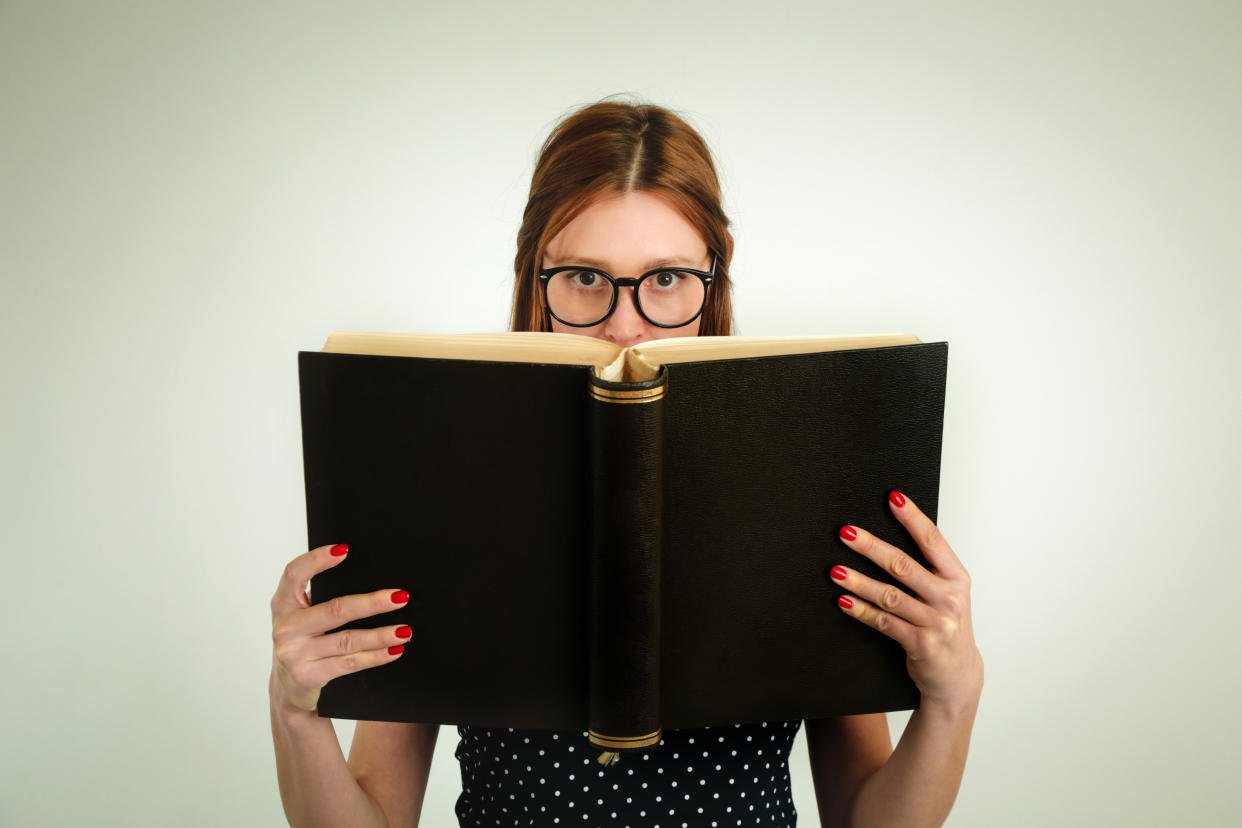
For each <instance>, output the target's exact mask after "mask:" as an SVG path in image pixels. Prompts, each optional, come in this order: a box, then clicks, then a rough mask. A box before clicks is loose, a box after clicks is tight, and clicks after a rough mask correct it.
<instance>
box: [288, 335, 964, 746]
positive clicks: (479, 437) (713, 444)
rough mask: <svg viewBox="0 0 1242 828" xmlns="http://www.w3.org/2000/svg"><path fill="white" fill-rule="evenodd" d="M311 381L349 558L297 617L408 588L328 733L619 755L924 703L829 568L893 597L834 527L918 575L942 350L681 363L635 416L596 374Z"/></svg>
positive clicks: (317, 367)
mask: <svg viewBox="0 0 1242 828" xmlns="http://www.w3.org/2000/svg"><path fill="white" fill-rule="evenodd" d="M298 360H299V381H300V394H301V412H302V435H303V450H304V472H305V482H306V505H307V526H308V540H309V547H310V548H314V547H317V546H321V545H323V544H327V543H348V544H349V546H350V553H349V556H348V560H345V561H343V562H342V563H341V564H339V565H338V566H336V567H333V568H332V569H330V570H327V571H325V572H323V573H320V574H319V575H317V576H315V578H314V579H313V580H312V584H311V590H312V600H313V601H314V603H316V604H318V603H321V602H323V601H326V600H330V599H332V598H334V597H337V596H340V595H347V594H351V593H363V592H371V591H374V590H379V589H385V588H391V589H400V588H404V589H407V590H409V592H410V601H409V603H408V604H406V605H405V606H404V607H400V608H397V609H395V610H393V611H392V612H390V613H385V614H382V615H375V616H371V617H368V618H364V619H360V620H358V621H354V622H350V623H348V624H345V625H343V626H342V627H340V628H339V629H345V628H371V627H378V626H383V625H386V624H398V623H405V624H409V625H410V626H411V627H412V628H413V636H412V638H411V639H410V640H409V641H408V642H407V643H406V648H405V653H404V654H403V655H402V656H401V657H400V658H398V659H396V660H395V661H393V662H391V663H389V664H386V665H383V666H380V667H375V668H369V669H365V670H361V671H359V672H356V673H352V674H348V675H345V676H341V677H338V678H336V679H334V680H332V681H331V682H329V683H328V684H327V685H325V686H324V688H323V690H322V692H321V695H320V700H319V712H320V715H324V716H330V717H336V718H348V719H368V720H378V721H404V722H429V723H440V724H472V725H479V726H489V725H490V726H505V727H519V728H535V729H552V730H562V731H569V730H578V731H581V730H587V729H589V728H590V729H592V734H593V736H594V733H595V731H596V730H598V729H603V730H605V731H606V732H608V733H609V734H610V735H612V736H617V737H623V736H626V735H627V734H626V733H622V732H616V731H617V730H618V729H620V730H625V729H626V728H628V729H630V730H632V731H635V732H631V733H629V734H628V735H629V736H639V735H641V733H640V732H639V731H641V732H647V730H648V729H647V728H646V727H645V725H646V723H648V722H654V723H655V726H656V727H657V728H658V727H663V728H666V729H678V728H687V727H701V726H704V725H718V724H733V723H740V722H756V721H771V720H781V719H797V718H818V717H824V716H837V715H850V714H857V713H872V712H885V711H893V710H908V709H914V708H917V707H918V703H919V694H918V691H917V688H916V687H915V686H914V684H913V682H912V681H911V680H910V678H909V676H908V674H907V673H906V669H905V653H904V650H903V649H902V648H901V646H900V645H899V644H898V643H897V642H895V641H893V640H892V639H890V638H888V637H887V636H884V635H883V634H882V633H880V632H878V631H876V630H874V629H872V628H870V627H867V626H866V625H863V624H861V623H860V622H858V621H856V620H854V619H852V618H850V617H848V616H847V615H846V614H845V613H843V612H841V610H840V609H839V608H838V607H837V605H836V597H837V596H838V595H839V594H840V593H841V590H840V589H839V588H837V587H836V586H835V582H831V581H830V580H829V579H828V578H827V576H826V572H827V570H828V569H829V568H831V566H832V565H834V564H838V563H839V564H842V565H845V566H848V567H851V568H853V569H856V570H858V571H860V572H862V573H864V574H866V575H869V576H871V577H873V578H876V579H878V580H881V581H885V582H888V583H896V581H895V580H894V579H893V578H892V577H891V576H888V575H887V574H886V573H885V572H884V571H883V570H881V569H880V568H879V567H878V566H877V565H876V564H874V563H873V562H872V561H871V560H870V559H868V558H866V557H864V556H862V555H859V554H856V553H854V552H853V551H851V550H850V549H849V548H848V547H847V546H846V545H845V544H844V543H842V542H841V541H840V540H839V539H838V537H837V531H838V529H839V528H840V526H841V525H843V524H846V523H851V524H855V525H857V526H861V527H863V528H864V529H867V530H869V531H871V532H873V533H875V534H876V535H878V536H879V537H881V538H882V539H884V540H887V541H888V542H890V543H893V544H894V545H896V546H898V547H899V548H901V549H903V550H904V551H905V552H907V553H908V554H910V555H911V556H912V557H913V558H914V559H915V560H917V561H918V562H919V563H920V564H922V565H924V566H926V565H927V562H926V560H925V559H924V558H923V556H922V555H921V553H920V552H919V550H918V548H917V545H916V544H915V543H914V542H913V540H912V539H911V538H910V537H909V536H908V534H907V533H906V532H905V529H904V527H902V526H901V524H900V523H899V522H898V521H897V520H896V518H894V517H893V516H892V514H891V513H890V511H889V507H888V505H887V501H886V498H887V493H888V491H889V490H890V489H898V490H900V491H902V492H904V493H906V494H907V495H909V496H910V497H911V498H913V499H914V501H915V502H916V503H918V505H919V507H920V508H921V509H922V510H923V511H924V512H925V513H926V514H927V515H928V517H930V518H931V519H932V520H933V521H935V520H936V515H937V504H938V495H939V477H940V454H941V435H942V427H943V418H944V395H945V383H946V373H947V361H948V343H947V342H934V343H919V344H912V345H897V346H887V347H877V348H861V349H854V350H841V351H827V352H819V353H809V354H796V355H784V356H764V357H747V358H740V359H739V358H733V359H722V360H711V361H702V362H686V363H674V364H671V365H667V366H665V367H664V368H663V369H662V372H661V376H660V382H659V383H656V384H657V385H661V386H662V389H663V394H662V396H661V398H660V399H659V400H658V401H656V402H655V403H646V404H637V405H629V404H627V405H608V404H607V403H601V402H599V400H598V399H597V398H596V397H593V396H592V394H591V393H590V392H589V389H590V388H591V387H592V373H591V372H592V369H591V368H590V367H588V366H574V365H556V364H546V363H525V362H490V361H477V360H463V359H433V358H422V357H405V356H374V355H362V354H339V353H327V352H316V351H302V352H299V355H298ZM612 385H613V386H614V387H618V388H621V387H626V386H623V385H618V384H612ZM632 387H638V386H632ZM622 396H624V394H622ZM653 435H654V436H653ZM631 446H632V451H631ZM614 466H615V469H614ZM627 475H628V477H627ZM618 480H619V481H620V482H616V481H618ZM605 525H606V526H609V527H612V528H610V529H609V530H608V531H607V532H603V531H602V530H601V526H605ZM627 525H628V526H630V527H631V528H632V530H633V532H634V533H635V534H634V535H630V534H626V533H619V532H617V531H615V527H618V526H627ZM618 537H620V541H616V538H618ZM618 544H619V545H618ZM627 544H628V546H627ZM634 550H641V551H642V554H643V555H646V556H648V557H647V558H644V559H643V560H642V562H641V565H639V566H637V567H632V568H631V570H630V575H629V576H627V577H626V578H615V577H612V575H613V573H614V572H615V571H624V569H622V570H615V569H614V568H615V567H616V566H621V567H624V566H626V565H629V564H630V560H629V559H630V557H632V553H633V552H634ZM609 555H611V556H612V557H611V558H609V557H607V556H609ZM635 573H637V577H634V575H635ZM593 576H595V580H593ZM636 585H637V586H636ZM898 586H899V587H900V588H904V587H903V586H902V585H898ZM636 589H637V590H650V591H649V592H642V594H635V590H636ZM618 613H620V615H618ZM627 613H628V614H635V613H637V614H635V615H633V617H632V618H631V617H630V616H629V615H627ZM640 616H641V617H640ZM627 631H633V632H634V633H635V635H634V636H631V637H630V638H622V637H618V636H624V635H625V634H626V632H627ZM610 636H611V637H610ZM653 642H656V645H655V646H653ZM605 645H606V646H605ZM618 665H621V666H618ZM636 667H637V669H635V668H636ZM601 722H606V723H607V724H605V725H604V726H603V728H600V727H598V725H600V723H601ZM593 723H594V724H595V725H597V727H592V724H593ZM626 723H628V724H626ZM600 743H601V744H604V742H600Z"/></svg>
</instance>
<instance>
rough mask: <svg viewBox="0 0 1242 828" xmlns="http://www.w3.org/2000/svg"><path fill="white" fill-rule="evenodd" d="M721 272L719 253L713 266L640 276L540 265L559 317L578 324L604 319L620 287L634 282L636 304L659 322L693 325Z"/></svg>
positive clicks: (545, 289)
mask: <svg viewBox="0 0 1242 828" xmlns="http://www.w3.org/2000/svg"><path fill="white" fill-rule="evenodd" d="M715 278H716V254H715V253H713V254H712V267H711V270H710V271H708V272H706V273H705V272H703V271H702V270H691V269H689V268H685V267H660V268H656V269H655V270H650V271H648V272H646V273H644V274H643V275H642V276H639V277H638V278H637V279H617V278H614V277H613V276H610V275H608V274H607V273H606V272H604V271H603V270H600V269H598V268H594V267H582V266H580V265H564V266H561V267H551V268H547V269H546V270H541V271H539V282H540V284H542V285H543V298H544V302H545V303H546V304H547V306H548V311H549V312H550V313H551V314H552V316H554V317H555V318H556V319H557V320H558V321H560V322H563V323H564V324H566V325H571V326H573V327H575V328H589V327H591V326H592V325H598V324H599V323H601V322H603V321H604V320H605V319H607V318H608V317H609V316H611V315H612V312H613V311H614V310H615V309H616V307H617V290H618V288H623V287H633V288H634V307H635V308H637V309H638V313H639V315H640V316H642V318H643V319H646V320H647V321H648V322H650V323H651V324H652V325H655V326H656V327H657V328H680V327H681V326H682V325H689V324H690V323H691V322H693V321H694V320H695V319H698V317H699V314H701V313H702V312H703V308H705V307H706V306H707V288H708V286H709V285H710V284H711V283H712V281H713V280H714V279H715Z"/></svg>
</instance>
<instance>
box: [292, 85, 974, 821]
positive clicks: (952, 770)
mask: <svg viewBox="0 0 1242 828" xmlns="http://www.w3.org/2000/svg"><path fill="white" fill-rule="evenodd" d="M728 223H729V221H728V218H727V217H726V216H725V214H724V212H723V210H722V209H721V204H720V188H719V184H718V181H717V177H716V172H715V167H714V165H713V162H712V159H711V153H710V151H709V150H708V147H707V145H706V144H705V142H704V141H703V139H702V138H701V137H700V136H699V135H698V133H697V132H695V131H694V130H693V129H692V128H691V127H690V126H689V125H687V124H686V123H685V122H684V121H683V120H682V119H681V118H679V117H677V116H676V115H675V114H673V113H672V112H670V111H668V110H666V109H663V108H661V107H657V106H636V105H630V104H623V103H615V102H608V101H604V102H600V103H597V104H594V105H591V106H588V107H585V108H583V109H581V110H579V111H577V112H575V113H574V114H572V115H571V116H570V117H568V118H567V119H565V120H564V121H563V122H561V123H560V124H559V125H558V126H557V127H556V128H555V129H554V130H553V132H552V134H551V135H550V136H549V137H548V139H547V141H546V142H545V143H544V145H543V148H542V150H541V152H540V156H539V160H538V163H537V165H536V168H535V172H534V176H533V180H532V183H531V190H530V197H529V200H528V202H527V206H526V211H525V214H524V216H523V221H522V227H521V229H520V230H519V232H518V251H517V257H516V260H515V263H514V265H515V266H514V270H515V275H516V284H515V289H514V302H513V311H512V324H511V327H512V329H513V330H516V331H535V330H544V331H548V330H551V331H557V332H563V333H576V334H585V335H588V336H595V337H599V338H602V339H607V340H609V341H611V342H615V343H617V344H618V345H621V346H630V345H633V344H635V343H638V342H642V341H645V340H648V339H658V338H663V337H670V336H697V335H728V334H729V333H730V328H731V322H732V307H731V304H730V289H731V288H730V281H729V263H730V260H731V259H732V254H733V238H732V236H731V235H730V233H729V231H728ZM571 265H572V266H581V267H591V268H593V270H591V271H586V270H582V271H575V270H573V269H572V268H571V269H568V270H563V269H562V270H556V269H555V268H566V267H569V266H571ZM670 267H680V268H686V269H687V272H685V273H682V274H677V273H670V272H669V271H667V270H661V271H660V272H659V273H651V271H653V270H655V269H660V268H670ZM690 270H694V271H699V272H709V273H711V274H712V281H711V283H710V284H708V283H707V281H706V280H704V279H701V278H700V277H699V276H696V275H694V274H692V273H690V272H688V271H690ZM598 271H604V272H605V273H607V274H609V275H611V276H612V277H614V278H617V279H636V278H638V277H641V276H644V275H647V274H651V275H650V277H649V278H647V279H645V280H643V281H642V282H641V283H634V282H626V283H625V284H624V285H623V286H619V287H617V286H612V285H609V284H608V281H609V280H608V279H607V278H606V277H604V276H603V275H601V274H600V273H599V272H598ZM541 274H542V275H543V277H544V279H543V280H542V281H544V282H546V289H545V286H544V284H542V283H541ZM670 287H676V289H677V290H678V291H680V294H679V295H680V296H681V297H682V301H678V302H676V303H669V302H667V301H664V302H663V304H661V301H662V300H661V298H660V297H661V296H662V295H664V294H661V293H660V291H661V290H662V289H668V288H670ZM686 291H690V293H689V294H687V293H686ZM687 296H688V297H689V298H688V299H686V297H687ZM584 297H590V298H584ZM600 297H603V298H602V299H601V298H600ZM691 314H693V315H691ZM889 502H890V508H891V509H892V510H893V513H894V514H895V515H896V517H897V518H898V520H899V521H900V522H901V523H902V525H903V526H905V527H906V529H907V530H908V532H909V533H910V535H911V537H912V538H913V539H914V540H915V542H917V543H918V545H919V548H920V550H921V551H922V552H923V554H924V556H925V557H926V559H927V560H928V562H929V563H931V564H932V567H933V570H934V571H932V572H929V571H927V570H925V569H924V568H923V567H922V566H921V565H919V564H918V563H916V562H915V561H914V560H913V559H912V558H910V557H909V556H907V555H906V554H905V553H903V552H902V551H901V550H899V549H897V548H895V547H894V546H891V545H890V544H888V543H885V542H883V541H881V540H880V539H878V538H876V537H874V536H872V535H871V534H870V533H868V532H867V531H866V530H865V529H864V528H862V527H856V526H846V527H843V528H842V532H841V540H842V542H843V543H845V544H846V545H848V546H850V547H851V548H852V549H854V550H856V551H858V552H859V553H861V554H864V555H866V556H867V557H868V558H870V559H871V560H873V561H875V562H876V563H877V564H879V565H881V566H883V567H884V568H885V569H886V570H887V571H888V572H891V573H892V574H893V575H894V577H896V578H898V579H899V580H901V581H902V582H903V583H904V584H906V585H907V586H909V587H910V588H911V591H912V592H913V593H915V594H916V595H918V596H919V597H920V600H916V599H914V598H911V597H910V596H909V595H907V594H905V593H903V592H902V591H901V590H898V589H896V588H893V587H889V586H887V585H884V584H881V583H879V582H876V581H874V580H872V579H870V578H867V577H865V576H863V575H861V574H860V573H857V572H853V571H851V570H848V569H846V568H844V567H840V566H837V567H834V569H833V572H832V574H833V577H834V578H835V579H837V580H836V584H837V585H838V586H839V587H840V588H841V589H842V590H844V591H845V593H848V594H843V595H842V596H841V598H840V600H839V604H840V606H841V608H842V611H844V612H846V613H848V614H849V615H851V616H853V617H854V618H856V619H857V620H858V621H859V623H863V624H866V625H868V626H870V627H873V628H874V629H875V630H876V633H875V634H876V635H888V636H890V637H892V638H894V639H895V640H897V641H899V642H900V643H901V644H902V645H903V646H904V647H905V649H906V651H907V654H908V658H907V667H908V670H909V673H910V676H911V677H912V679H913V680H914V682H915V683H916V685H917V686H918V688H919V690H920V691H921V693H922V701H921V707H920V709H919V710H917V711H915V712H914V713H913V714H912V715H911V718H910V722H909V724H908V725H907V727H906V730H905V733H904V735H903V737H902V739H901V740H900V742H899V744H898V747H897V749H896V751H894V750H893V747H892V742H891V740H890V738H889V731H888V722H887V718H886V716H885V714H883V713H877V714H869V715H859V716H842V717H836V718H830V719H814V720H808V721H807V722H806V726H807V744H808V748H809V753H810V760H811V768H812V773H813V777H814V780H815V793H816V798H817V800H818V804H819V812H820V819H821V822H822V824H824V825H830V826H836V825H841V826H845V825H851V826H924V825H926V826H939V825H942V824H943V823H944V820H945V819H946V817H947V816H948V813H949V810H950V808H951V807H952V805H953V801H954V799H955V798H956V795H957V789H958V786H959V784H960V782H961V777H962V772H963V769H964V767H965V763H966V753H967V748H968V746H969V741H970V731H971V727H972V725H973V722H974V714H975V710H976V708H977V705H978V700H979V696H980V693H981V691H982V687H983V662H982V658H981V656H980V654H979V651H978V649H977V647H976V646H975V643H974V636H973V632H972V629H971V618H970V577H969V575H968V574H967V572H966V570H965V569H964V568H963V567H962V565H961V563H960V562H959V561H958V559H957V557H956V556H955V555H954V553H953V551H952V550H951V549H950V548H949V546H948V544H947V543H946V542H945V540H944V538H943V537H942V536H941V535H940V533H939V532H938V531H937V529H936V527H935V526H934V525H933V524H932V522H931V521H930V520H929V519H928V518H927V517H926V516H925V515H923V513H922V512H921V511H920V510H919V508H918V506H917V505H916V504H914V503H913V502H911V501H910V500H908V499H906V498H904V497H903V496H902V495H901V494H900V493H899V492H892V493H890V500H889ZM347 552H348V548H347V547H346V546H345V545H344V544H337V545H335V546H323V547H319V548H317V549H312V550H311V551H309V552H307V553H306V554H305V555H301V556H299V557H298V558H295V559H294V560H293V561H291V562H290V563H289V564H288V566H287V567H286V568H285V572H284V576H283V577H282V579H281V583H280V586H279V588H278V589H277V591H276V594H275V595H274V596H273V598H272V624H273V628H272V638H273V643H274V656H273V668H272V676H271V682H270V688H269V689H270V695H271V713H272V732H273V738H274V741H275V746H276V764H277V773H278V777H279V781H280V791H281V798H282V800H283V803H284V807H285V813H286V815H287V816H288V818H289V821H290V823H291V824H293V825H346V824H348V825H377V826H378V825H390V826H397V825H401V826H408V825H416V824H418V821H419V815H420V812H421V810H422V802H423V794H424V792H425V789H426V784H427V778H428V774H429V772H430V766H431V758H432V754H433V749H434V747H435V742H436V737H437V734H438V731H439V726H438V725H421V724H404V723H391V722H367V721H360V722H358V723H357V725H356V727H355V730H354V741H353V745H352V747H351V749H350V756H349V760H348V762H346V761H345V758H344V756H343V755H342V753H341V749H340V745H339V743H338V742H337V739H336V734H335V731H334V730H333V728H332V725H331V723H330V721H329V720H327V719H321V718H319V717H318V715H317V714H316V712H315V706H316V703H317V699H318V696H319V691H320V688H322V687H323V685H324V684H326V683H327V682H328V681H330V680H332V679H333V678H335V677H337V676H340V675H344V674H346V673H351V672H355V671H358V670H364V669H368V668H371V667H375V666H380V665H383V664H386V663H388V662H390V661H392V660H394V659H396V658H400V657H401V652H402V642H403V641H404V640H406V639H407V638H408V637H409V636H410V630H409V628H408V627H398V626H389V627H381V628H376V629H373V630H369V631H366V632H360V631H356V630H355V631H352V632H340V633H335V634H333V635H325V634H324V633H325V632H326V631H327V630H329V629H334V628H336V627H338V626H340V625H341V624H342V623H344V622H346V621H350V620H355V619H359V618H366V617H369V616H372V615H375V614H377V613H381V612H387V611H390V610H391V609H392V605H393V603H398V604H403V603H404V602H405V601H406V600H408V594H407V593H405V591H404V590H393V589H385V590H381V591H379V592H375V593H371V594H367V595H352V596H346V597H344V598H340V599H336V600H335V601H331V602H325V603H323V604H320V605H317V606H313V607H312V606H311V605H310V599H309V596H308V595H307V594H306V592H305V587H306V584H307V581H308V580H309V579H310V578H311V577H312V576H313V575H315V573H317V572H321V571H323V570H325V569H327V568H328V567H330V566H333V565H335V564H337V563H339V562H340V561H342V560H344V557H345V555H346V553H347ZM826 588H829V589H831V588H832V587H831V586H826ZM800 725H801V722H798V721H792V722H760V723H747V724H742V725H734V726H721V727H715V728H699V729H687V730H670V731H665V733H664V734H663V737H664V738H663V739H662V740H661V742H660V745H659V747H658V748H657V749H654V750H650V751H645V752H642V753H641V754H627V755H623V757H622V759H620V760H619V761H618V762H616V763H615V764H614V765H612V766H609V767H607V768H601V767H600V765H599V763H597V762H594V761H592V760H593V758H594V757H595V755H596V754H597V753H598V749H597V750H596V751H594V752H592V751H591V750H589V748H590V745H589V743H588V742H587V741H586V736H587V734H586V731H582V732H575V733H550V732H546V731H527V730H518V729H512V728H491V729H486V728H472V727H469V726H464V725H463V726H459V727H458V733H459V737H460V741H459V743H458V747H457V751H456V754H455V755H456V757H457V759H458V760H459V762H460V765H461V773H462V794H461V796H460V798H459V799H458V802H457V818H458V820H459V822H460V824H462V825H552V824H578V825H592V826H593V825H618V826H620V825H627V824H628V825H634V826H637V825H660V824H664V825H673V826H690V825H695V826H698V825H721V826H724V825H754V824H763V825H769V824H777V825H793V824H794V822H795V820H796V816H797V815H796V813H795V811H794V808H793V799H792V796H791V792H790V781H789V767H788V758H789V751H790V747H791V746H792V743H793V740H794V738H795V736H796V734H797V731H798V728H799V726H800Z"/></svg>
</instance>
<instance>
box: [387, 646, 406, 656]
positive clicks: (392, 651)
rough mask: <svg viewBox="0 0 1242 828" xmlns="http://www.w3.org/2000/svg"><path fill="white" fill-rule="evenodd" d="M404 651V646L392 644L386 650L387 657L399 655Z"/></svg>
mask: <svg viewBox="0 0 1242 828" xmlns="http://www.w3.org/2000/svg"><path fill="white" fill-rule="evenodd" d="M404 651H405V645H404V644H393V645H392V646H391V647H389V648H388V654H389V655H401V653H403V652H404Z"/></svg>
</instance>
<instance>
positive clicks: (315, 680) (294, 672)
mask: <svg viewBox="0 0 1242 828" xmlns="http://www.w3.org/2000/svg"><path fill="white" fill-rule="evenodd" d="M403 652H405V647H404V646H403V645H401V644H394V645H391V646H387V647H379V648H376V649H374V650H360V651H358V652H355V653H349V654H347V655H338V656H332V657H330V658H320V659H315V660H314V661H308V660H306V659H296V660H295V661H294V662H293V664H291V665H288V666H287V667H286V669H287V670H288V671H289V675H290V677H291V678H292V679H293V680H294V681H295V682H297V684H298V685H300V686H301V687H323V686H324V685H325V684H327V683H328V682H330V681H332V679H334V678H338V677H340V676H344V675H347V674H349V673H356V672H358V671H359V670H367V669H369V668H371V667H377V666H379V665H381V664H388V663H390V662H393V661H396V660H397V659H398V658H400V657H401V655H402V653H403Z"/></svg>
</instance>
